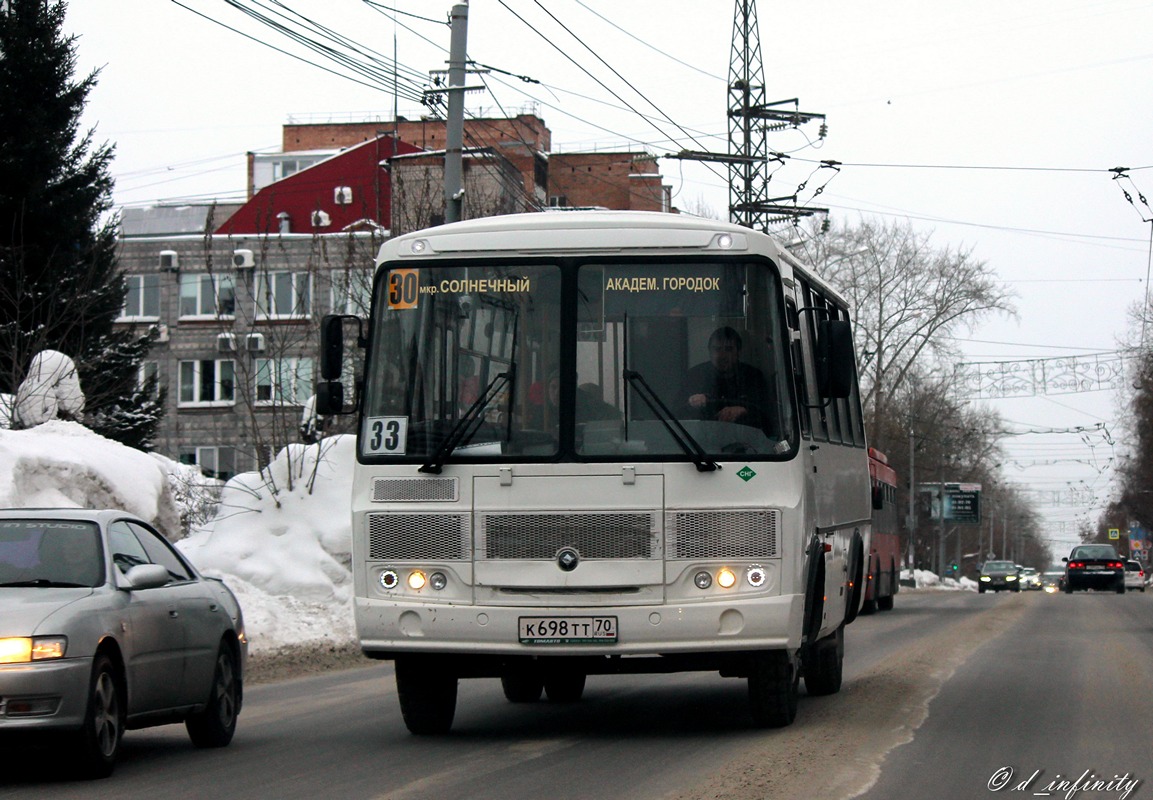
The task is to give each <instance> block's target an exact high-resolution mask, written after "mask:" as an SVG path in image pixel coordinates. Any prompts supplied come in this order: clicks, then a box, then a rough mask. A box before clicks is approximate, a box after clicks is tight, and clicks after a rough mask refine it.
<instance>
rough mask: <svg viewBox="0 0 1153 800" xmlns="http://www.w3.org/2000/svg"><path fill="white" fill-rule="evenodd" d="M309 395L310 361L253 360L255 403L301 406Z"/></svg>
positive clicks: (307, 359) (310, 387) (310, 383)
mask: <svg viewBox="0 0 1153 800" xmlns="http://www.w3.org/2000/svg"><path fill="white" fill-rule="evenodd" d="M311 394H312V359H311V358H258V359H256V402H257V403H258V404H261V405H296V406H302V405H304V403H305V401H306V400H308V398H309V396H310V395H311Z"/></svg>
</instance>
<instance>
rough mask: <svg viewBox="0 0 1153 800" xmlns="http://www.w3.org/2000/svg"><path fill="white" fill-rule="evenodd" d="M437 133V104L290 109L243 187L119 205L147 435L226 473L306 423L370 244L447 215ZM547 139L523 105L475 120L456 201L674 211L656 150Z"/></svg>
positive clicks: (128, 319)
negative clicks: (153, 401) (343, 115)
mask: <svg viewBox="0 0 1153 800" xmlns="http://www.w3.org/2000/svg"><path fill="white" fill-rule="evenodd" d="M444 134H445V131H444V123H443V122H442V121H437V120H417V121H410V120H405V119H403V118H401V119H398V120H395V121H394V120H387V121H384V122H379V121H376V122H357V123H339V124H332V123H312V124H304V123H296V124H289V125H286V126H284V131H283V144H284V150H283V152H281V153H275V154H259V155H257V154H251V153H250V154H249V157H248V165H249V169H248V175H249V186H248V200H247V202H245V203H241V204H211V203H209V204H194V205H189V204H161V205H157V206H153V207H150V208H138V209H133V208H129V209H125V210H124V213H123V217H122V230H121V238H120V264H121V267H122V268H123V270H124V272H125V275H126V281H127V285H128V293H127V298H126V302H125V309H124V312H123V314H122V316H121V318H120V320H119V322H120V323H121V324H123V325H125V326H132V327H134V328H137V329H139V330H142V331H144V330H147V331H149V332H150V333H151V335H152V336H153V337H154V346H153V348H152V351H151V353H150V356H149V360H148V361H147V363H145V364H144V365H143V366H142V377H145V376H147V375H150V374H155V375H157V376H158V378H159V383H160V385H161V386H162V387H163V388H164V390H165V392H166V413H165V417H164V420H163V421H162V422H161V424H160V427H159V429H158V432H157V437H156V447H157V450H158V451H160V452H161V453H163V454H164V455H167V456H169V457H172V458H176V459H179V460H180V461H183V462H185V463H194V464H198V465H200V467H201V468H202V469H203V470H204V472H205V473H207V474H210V475H215V476H217V477H221V478H228V477H231V476H232V475H234V474H236V473H237V472H242V471H247V470H251V469H254V468H256V467H258V466H262V465H263V464H266V463H268V461H269V459H270V458H271V457H272V456H273V455H275V453H276V452H277V451H279V449H280V448H282V447H284V446H286V445H288V444H291V443H293V442H299V441H301V440H302V438H303V439H307V438H309V437H310V436H311V430H310V429H309V427H308V426H309V424H311V423H312V422H315V420H313V419H312V418H311V417H310V416H309V415H308V413H307V412H306V409H307V408H309V398H310V397H311V396H312V393H313V386H314V383H315V381H316V379H317V369H318V361H317V341H318V327H319V322H320V319H321V318H322V317H323V316H324V315H325V314H328V313H348V314H357V315H362V316H363V315H367V312H368V308H369V303H370V299H371V293H372V269H373V263H374V259H375V255H376V253H377V251H378V250H379V248H380V245H381V243H382V242H383V241H384V240H385V239H386V238H388V237H389V236H390V235H394V234H399V233H403V232H407V231H409V230H416V229H419V228H422V227H427V226H430V225H436V224H440V223H441V222H443V220H444V197H443V169H444V152H443V147H444ZM550 139H551V134H550V133H549V131H548V128H547V127H545V125H544V123H543V121H542V120H540V119H539V118H538V117H536V116H534V115H521V116H517V117H514V118H507V119H472V120H469V121H468V122H467V123H466V133H465V140H464V141H465V152H464V169H463V186H464V190H465V193H464V210H463V215H464V217H465V218H472V217H481V216H492V215H497V214H508V213H514V212H519V211H535V210H540V209H544V208H548V207H550V206H551V207H553V208H560V207H603V208H617V209H640V210H652V211H671V210H672V209H671V208H670V205H669V191H668V187H667V186H664V185H663V181H662V178H661V176H660V174H659V172H658V171H657V164H656V159H655V157H653V156H652V155H651V154H648V153H644V152H630V151H627V150H617V151H613V152H604V151H602V152H589V153H564V154H551V153H549V147H550V143H551V141H550ZM319 422H320V424H321V425H322V426H328V427H327V430H328V431H330V432H331V431H335V430H347V429H348V426H349V424H350V421H349V420H348V419H347V418H342V419H337V420H320V421H319ZM302 424H303V425H302Z"/></svg>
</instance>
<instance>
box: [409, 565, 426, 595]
mask: <svg viewBox="0 0 1153 800" xmlns="http://www.w3.org/2000/svg"><path fill="white" fill-rule="evenodd" d="M426 583H428V578H427V577H426V576H425V574H424V573H423V572H421V571H420V570H419V569H414V570H413V571H412V572H410V573H408V588H409V589H412V590H413V591H417V592H419V591H420V590H421V589H423V588H424V585H425V584H426Z"/></svg>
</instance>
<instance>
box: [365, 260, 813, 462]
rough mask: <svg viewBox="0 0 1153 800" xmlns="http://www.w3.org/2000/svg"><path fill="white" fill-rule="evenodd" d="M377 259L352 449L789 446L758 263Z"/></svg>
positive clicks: (515, 455)
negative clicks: (399, 262)
mask: <svg viewBox="0 0 1153 800" xmlns="http://www.w3.org/2000/svg"><path fill="white" fill-rule="evenodd" d="M385 269H386V274H385V275H384V277H383V280H382V281H381V282H380V284H379V289H378V291H379V292H380V293H381V296H380V297H379V298H378V299H377V302H376V308H377V309H380V313H379V314H377V316H376V325H375V328H374V330H373V335H372V345H371V346H372V350H373V358H372V360H371V362H370V363H371V367H370V371H369V373H368V374H367V375H366V383H365V393H364V417H363V426H364V427H363V430H362V435H361V437H360V447H361V455H362V457H368V458H376V457H380V458H385V459H392V458H397V459H404V460H407V461H424V462H431V461H439V460H440V459H442V458H443V460H445V461H449V462H451V461H460V460H477V459H479V460H487V459H494V458H498V459H501V460H510V459H511V460H517V459H521V460H566V459H571V460H608V461H616V460H645V459H649V460H654V461H696V462H697V463H698V464H699V463H701V459H712V458H716V459H721V458H724V457H726V456H728V457H731V456H732V455H734V454H740V457H741V458H742V459H747V458H749V457H754V458H756V457H761V458H787V457H790V455H791V453H792V452H793V449H794V447H795V441H796V436H795V431H794V426H795V422H794V420H795V418H796V414H795V409H794V405H793V400H792V397H793V393H792V391H791V389H790V385H791V384H790V381H791V376H790V375H789V374H788V369H787V368H786V366H785V365H786V363H787V362H786V351H785V350H784V347H786V346H787V343H788V342H789V341H790V339H789V336H788V331H787V328H786V326H785V321H784V315H783V311H784V305H783V302H782V299H781V289H780V279H779V276H778V274H777V272H776V270H775V269H774V268H773V266H772V265H771V263H770V262H767V261H757V260H750V261H741V262H735V261H732V260H728V261H716V262H709V261H699V260H698V261H691V262H689V261H685V262H672V263H670V262H669V261H667V260H666V261H660V262H656V261H653V260H631V261H627V262H623V261H622V262H613V261H609V260H605V259H586V260H584V261H581V262H579V263H577V262H574V261H573V260H558V261H557V262H556V263H552V264H550V263H540V262H539V261H534V262H533V263H532V264H515V265H510V264H493V263H487V262H486V263H479V264H478V263H476V262H470V263H469V264H468V265H467V266H465V265H461V264H452V265H449V264H446V263H445V262H441V264H438V265H428V266H422V267H421V268H420V269H409V268H391V269H390V268H389V265H385Z"/></svg>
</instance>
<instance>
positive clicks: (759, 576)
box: [745, 565, 768, 589]
mask: <svg viewBox="0 0 1153 800" xmlns="http://www.w3.org/2000/svg"><path fill="white" fill-rule="evenodd" d="M766 577H768V576H767V575H766V573H765V568H764V567H761V566H756V565H754V566H751V567H749V568H748V569H747V570H745V580H747V581H748V582H749V586H752V587H753V588H754V589H759V588H760V587H762V586H764V585H765V578H766Z"/></svg>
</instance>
